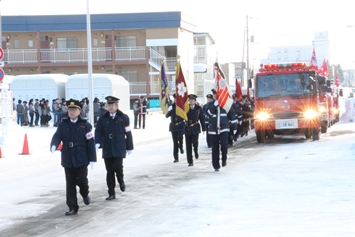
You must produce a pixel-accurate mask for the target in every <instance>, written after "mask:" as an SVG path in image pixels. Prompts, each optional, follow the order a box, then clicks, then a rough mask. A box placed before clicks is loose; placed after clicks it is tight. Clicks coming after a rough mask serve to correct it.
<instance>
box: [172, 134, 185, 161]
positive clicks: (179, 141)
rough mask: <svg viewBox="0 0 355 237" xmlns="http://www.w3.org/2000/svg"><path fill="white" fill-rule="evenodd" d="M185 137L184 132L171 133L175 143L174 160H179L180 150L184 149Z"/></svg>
mask: <svg viewBox="0 0 355 237" xmlns="http://www.w3.org/2000/svg"><path fill="white" fill-rule="evenodd" d="M183 135H184V132H183V131H178V132H171V136H172V138H173V143H174V149H173V155H174V160H179V149H182V146H183V140H184V136H183Z"/></svg>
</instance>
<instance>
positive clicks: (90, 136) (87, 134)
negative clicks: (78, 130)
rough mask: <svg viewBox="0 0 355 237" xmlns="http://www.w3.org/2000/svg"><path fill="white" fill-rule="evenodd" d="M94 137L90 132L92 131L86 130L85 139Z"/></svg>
mask: <svg viewBox="0 0 355 237" xmlns="http://www.w3.org/2000/svg"><path fill="white" fill-rule="evenodd" d="M93 138H94V134H92V132H91V131H90V132H88V133H86V140H90V139H93Z"/></svg>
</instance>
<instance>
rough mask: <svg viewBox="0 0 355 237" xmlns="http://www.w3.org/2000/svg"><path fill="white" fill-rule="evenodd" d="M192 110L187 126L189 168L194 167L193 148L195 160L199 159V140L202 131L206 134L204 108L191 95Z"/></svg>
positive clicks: (195, 96) (189, 112)
mask: <svg viewBox="0 0 355 237" xmlns="http://www.w3.org/2000/svg"><path fill="white" fill-rule="evenodd" d="M188 97H189V104H190V109H189V111H188V112H187V119H188V120H187V121H186V125H185V144H186V157H187V163H188V164H189V166H193V165H194V162H193V159H192V147H193V148H194V153H195V158H196V159H198V157H199V154H198V138H199V134H200V133H201V128H202V131H203V132H205V131H206V128H205V118H204V116H203V111H202V108H201V107H200V106H199V105H197V104H196V99H197V95H194V94H190V95H189V96H188Z"/></svg>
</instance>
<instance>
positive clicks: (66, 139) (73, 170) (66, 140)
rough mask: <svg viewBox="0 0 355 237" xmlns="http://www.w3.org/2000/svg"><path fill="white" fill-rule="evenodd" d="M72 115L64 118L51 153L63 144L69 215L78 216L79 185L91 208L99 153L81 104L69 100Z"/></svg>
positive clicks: (54, 136) (69, 111)
mask: <svg viewBox="0 0 355 237" xmlns="http://www.w3.org/2000/svg"><path fill="white" fill-rule="evenodd" d="M67 104H68V116H69V118H67V119H63V121H62V122H61V123H59V126H58V128H57V130H56V132H55V133H54V135H53V137H52V141H51V144H50V147H51V152H52V153H54V152H55V151H56V149H57V148H58V146H59V145H60V143H62V148H61V153H62V154H61V158H62V161H61V164H62V166H63V167H64V171H65V180H66V199H67V205H68V207H69V211H67V212H65V215H67V216H71V215H75V214H77V213H78V210H79V205H78V200H77V193H76V185H78V186H79V188H80V191H79V192H80V194H81V196H82V197H83V201H84V203H85V204H86V205H89V204H90V202H91V199H90V197H89V181H88V178H87V176H88V168H87V167H88V165H89V164H90V165H91V168H93V164H94V162H96V151H95V142H94V136H93V134H92V131H91V130H92V126H91V124H90V123H89V122H87V121H86V120H85V119H83V118H82V117H80V110H81V108H82V105H81V103H80V102H79V101H78V100H69V101H68V102H67Z"/></svg>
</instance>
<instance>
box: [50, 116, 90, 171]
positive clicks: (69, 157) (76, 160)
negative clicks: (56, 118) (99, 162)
mask: <svg viewBox="0 0 355 237" xmlns="http://www.w3.org/2000/svg"><path fill="white" fill-rule="evenodd" d="M91 130H92V126H91V124H90V123H88V122H87V121H86V120H85V119H83V118H82V117H80V116H79V117H78V120H77V121H76V123H72V122H71V121H70V119H69V118H67V119H63V121H62V122H61V123H59V126H58V128H57V131H56V132H55V133H54V135H53V137H52V141H51V146H50V147H52V146H53V145H54V146H55V147H58V146H59V144H60V142H62V149H61V153H62V155H61V156H62V162H61V164H62V166H63V167H65V168H77V167H81V166H84V165H86V166H87V165H88V164H89V162H90V161H94V162H96V150H95V141H94V135H93V134H92V131H91Z"/></svg>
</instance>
